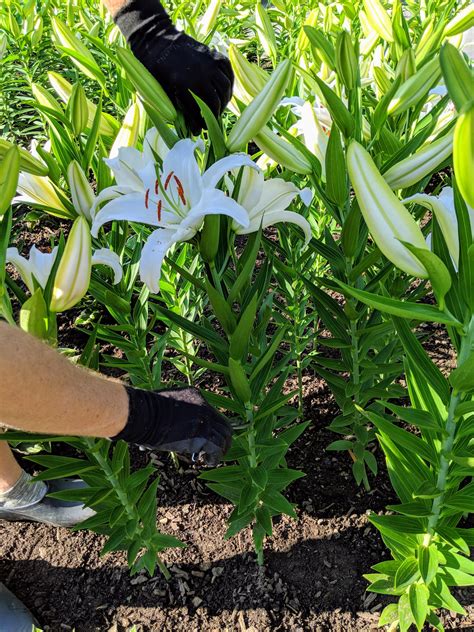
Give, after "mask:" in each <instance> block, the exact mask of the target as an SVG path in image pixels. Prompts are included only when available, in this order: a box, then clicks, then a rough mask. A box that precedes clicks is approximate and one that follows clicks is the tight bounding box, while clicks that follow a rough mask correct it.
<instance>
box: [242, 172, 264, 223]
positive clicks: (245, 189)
mask: <svg viewBox="0 0 474 632" xmlns="http://www.w3.org/2000/svg"><path fill="white" fill-rule="evenodd" d="M264 180H265V178H264V175H263V172H262V171H261V170H259V171H256V170H255V169H249V168H248V167H245V168H244V170H243V173H242V178H241V180H240V187H239V193H238V196H237V202H238V203H239V204H241V205H242V206H243V207H244V208H246V209H247V210H248V211H249V213H251V209H253V208H255V207H256V206H257V204H258V203H259V201H260V198H261V197H262V191H263V185H264Z"/></svg>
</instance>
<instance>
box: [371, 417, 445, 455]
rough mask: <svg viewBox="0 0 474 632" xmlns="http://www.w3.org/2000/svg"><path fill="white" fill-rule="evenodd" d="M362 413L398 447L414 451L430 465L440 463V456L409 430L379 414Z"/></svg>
mask: <svg viewBox="0 0 474 632" xmlns="http://www.w3.org/2000/svg"><path fill="white" fill-rule="evenodd" d="M361 412H363V414H364V415H365V416H366V417H368V419H370V421H371V422H372V423H373V424H374V425H375V426H376V427H377V428H378V429H379V430H380V431H381V432H383V433H384V434H385V435H387V437H390V439H391V440H392V441H393V442H394V443H396V444H397V445H399V446H401V447H403V448H406V449H407V450H410V451H412V452H413V453H414V454H418V456H420V457H422V458H423V459H426V460H427V461H428V462H429V463H432V464H434V465H436V464H437V463H438V455H437V454H436V453H435V452H434V451H433V449H432V448H431V447H430V446H429V445H428V444H427V443H426V442H425V441H424V440H423V439H420V438H419V437H416V436H415V435H414V434H412V433H411V432H408V431H407V430H403V429H402V428H400V427H399V426H397V425H396V424H395V423H392V422H390V421H387V420H386V419H384V418H383V417H382V416H381V415H378V414H377V413H373V412H371V411H369V410H366V411H361Z"/></svg>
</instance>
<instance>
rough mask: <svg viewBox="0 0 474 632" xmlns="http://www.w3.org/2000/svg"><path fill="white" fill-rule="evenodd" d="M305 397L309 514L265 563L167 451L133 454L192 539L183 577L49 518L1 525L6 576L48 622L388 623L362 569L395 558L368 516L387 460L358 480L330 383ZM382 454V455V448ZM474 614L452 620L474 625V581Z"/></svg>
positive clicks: (239, 626)
mask: <svg viewBox="0 0 474 632" xmlns="http://www.w3.org/2000/svg"><path fill="white" fill-rule="evenodd" d="M305 405H306V410H307V413H308V416H309V417H310V418H311V419H312V421H313V424H312V426H311V427H310V428H309V429H308V431H307V432H306V433H305V434H304V435H303V437H302V438H301V439H300V440H299V442H298V443H297V444H296V445H295V446H294V447H293V449H292V450H291V453H290V457H289V460H290V465H291V466H292V467H296V468H302V469H303V470H304V471H306V472H307V476H306V477H305V478H303V479H301V480H299V481H296V483H294V485H293V486H292V487H291V488H290V494H289V499H290V500H291V501H292V502H296V503H298V506H299V510H298V520H297V521H292V520H291V519H290V518H287V517H284V518H282V519H281V520H280V521H279V522H278V524H277V525H276V527H275V536H274V537H273V538H272V539H271V540H269V541H268V543H267V546H266V550H265V566H264V567H263V568H259V567H258V566H257V564H256V562H255V554H254V553H253V546H252V543H251V539H250V537H249V533H248V532H243V533H242V534H239V535H238V536H236V537H234V538H233V539H231V540H229V541H224V540H223V535H224V533H225V531H226V520H227V518H228V516H229V514H230V512H231V506H230V504H227V503H224V502H222V499H220V498H218V497H217V496H216V495H215V494H214V493H213V492H210V491H209V490H208V489H207V488H206V487H205V485H204V484H203V483H202V482H200V481H198V480H197V478H196V476H197V472H195V471H193V470H192V469H188V468H189V466H188V465H186V464H183V465H182V467H181V469H180V470H179V471H177V470H176V468H175V467H174V465H173V464H172V463H171V461H170V460H169V459H168V458H167V457H166V456H164V455H154V454H151V455H149V454H148V453H143V452H140V451H139V450H134V451H133V458H134V463H135V465H136V466H142V465H144V464H145V462H146V461H147V459H148V458H151V459H152V460H153V461H155V464H156V467H157V469H158V471H159V473H160V475H161V485H162V487H163V489H162V490H160V493H159V504H160V508H159V512H158V520H159V522H160V526H161V529H162V530H163V531H164V532H167V533H170V534H173V535H176V536H178V537H179V538H181V539H182V540H183V541H184V542H186V544H187V548H186V549H184V550H175V551H168V552H167V553H166V554H164V556H163V557H164V559H165V560H166V562H167V563H168V565H169V566H170V570H171V573H172V579H171V580H170V582H169V583H167V582H166V581H165V580H164V579H163V578H162V577H161V576H159V575H158V576H156V577H155V578H153V579H150V578H149V577H148V576H147V575H145V574H144V575H138V576H137V577H135V578H130V575H129V571H128V568H127V566H126V559H125V556H124V555H123V554H121V553H116V554H110V555H107V556H105V557H103V558H101V557H100V556H99V552H100V549H101V547H102V546H103V543H104V539H103V538H102V537H101V536H98V535H95V534H92V533H89V532H79V533H72V532H70V531H68V530H66V529H56V528H50V527H47V526H44V525H33V524H30V525H27V524H7V523H5V522H2V523H0V556H1V561H0V581H3V582H4V583H6V584H7V586H8V587H9V588H10V589H11V590H13V591H14V592H15V593H16V594H17V595H18V596H19V597H20V598H21V599H22V600H23V601H24V602H25V603H26V605H27V606H29V607H30V608H31V610H32V611H33V612H34V614H35V615H36V616H37V617H38V619H39V620H40V622H41V623H42V625H43V628H44V630H45V631H46V630H51V631H54V632H56V631H60V630H76V632H92V631H93V630H100V631H101V632H102V631H105V630H117V631H118V632H121V631H122V630H123V631H125V630H128V629H129V628H130V627H132V626H133V625H136V626H137V629H138V630H139V631H140V632H148V631H150V632H151V631H152V630H153V631H154V630H173V631H178V630H183V631H184V630H186V631H188V630H189V631H194V630H195V631H196V632H197V631H199V632H202V631H206V630H209V631H211V630H215V631H217V630H224V629H227V630H231V631H234V630H235V631H239V632H243V631H245V630H253V631H257V630H258V631H259V632H261V631H263V630H291V631H294V632H297V631H298V630H305V631H306V630H321V631H323V630H324V631H326V630H327V631H331V632H332V631H334V632H337V631H341V632H349V631H354V632H355V631H357V632H363V631H365V630H375V629H377V618H378V615H379V614H380V611H381V609H382V606H383V605H385V604H386V603H388V599H387V598H384V597H382V596H381V595H376V594H375V593H368V592H366V587H367V582H366V581H365V580H364V579H363V577H362V574H363V573H365V572H369V570H370V566H371V565H372V564H375V563H377V562H380V561H381V559H383V558H384V557H387V552H386V550H385V547H384V545H383V543H382V541H381V538H380V535H379V534H378V532H377V531H376V529H375V528H374V527H372V526H371V525H370V524H369V523H368V521H367V516H366V513H367V512H368V511H369V510H372V511H376V512H381V511H383V510H384V507H385V505H386V504H387V502H393V500H394V498H395V497H394V494H393V491H392V489H391V486H390V484H389V481H388V478H387V474H386V471H385V468H384V467H383V465H382V459H381V458H379V459H378V461H379V465H380V466H381V472H380V474H379V476H378V479H377V485H376V487H375V488H374V489H373V490H372V491H371V492H369V493H367V492H364V491H363V490H362V489H360V488H358V487H357V486H356V485H355V483H354V480H353V477H352V474H351V472H350V463H349V462H348V460H347V459H348V457H347V455H345V454H341V453H336V454H334V453H328V452H326V451H325V447H326V446H327V445H328V443H329V442H330V441H331V440H332V437H333V435H332V433H330V432H328V431H326V430H325V429H324V427H325V426H326V425H327V423H328V421H329V420H330V419H331V418H332V417H333V416H334V415H335V410H336V408H335V406H334V403H333V402H332V399H331V396H330V393H329V391H328V390H327V389H326V388H325V386H324V384H323V383H322V382H321V381H319V380H318V379H316V378H313V377H311V376H309V375H308V376H306V378H305ZM378 456H380V455H379V454H378ZM458 599H459V600H460V601H461V602H462V603H464V604H466V605H467V609H468V612H469V615H468V616H467V617H461V616H460V615H455V614H453V615H448V616H446V617H445V618H444V624H445V626H446V629H449V630H472V629H473V626H474V605H471V606H469V605H468V604H474V590H473V589H463V590H460V591H458Z"/></svg>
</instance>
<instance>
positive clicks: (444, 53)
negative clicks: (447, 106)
mask: <svg viewBox="0 0 474 632" xmlns="http://www.w3.org/2000/svg"><path fill="white" fill-rule="evenodd" d="M439 59H440V64H441V69H442V71H443V77H444V83H445V84H446V87H447V89H448V92H449V96H450V97H451V99H452V100H453V103H454V105H455V106H456V110H457V111H458V112H460V111H461V110H462V108H463V107H464V106H465V105H467V104H468V103H469V102H470V101H472V99H473V98H474V74H473V72H472V70H471V68H470V67H469V66H468V65H467V63H466V60H465V59H464V56H463V55H462V53H461V52H460V51H459V50H458V49H457V48H455V47H454V46H453V45H452V44H450V43H449V42H446V44H444V45H443V47H442V48H441V53H440V57H439Z"/></svg>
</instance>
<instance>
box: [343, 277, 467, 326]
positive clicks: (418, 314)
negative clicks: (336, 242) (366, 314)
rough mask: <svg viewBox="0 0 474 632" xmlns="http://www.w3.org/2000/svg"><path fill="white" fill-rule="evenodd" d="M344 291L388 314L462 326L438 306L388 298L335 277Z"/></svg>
mask: <svg viewBox="0 0 474 632" xmlns="http://www.w3.org/2000/svg"><path fill="white" fill-rule="evenodd" d="M333 280H334V281H335V283H337V284H338V285H339V286H340V287H341V288H342V289H343V291H344V293H345V294H349V296H353V297H354V298H356V299H357V300H359V301H361V303H365V304H366V305H369V307H373V308H375V309H378V310H379V311H381V312H386V313H387V314H393V315H394V316H400V317H401V318H408V319H410V320H422V321H428V322H433V323H442V324H444V325H451V326H452V327H462V323H460V322H459V321H458V320H456V319H455V318H454V317H453V316H450V315H448V314H445V313H443V312H440V311H439V310H438V309H436V307H431V306H430V305H424V304H419V303H410V302H408V301H398V300H396V299H394V298H387V297H385V296H378V295H377V294H372V293H371V292H366V291H364V290H358V289H356V288H353V287H350V286H349V285H346V284H345V283H343V282H342V281H339V279H333Z"/></svg>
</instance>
